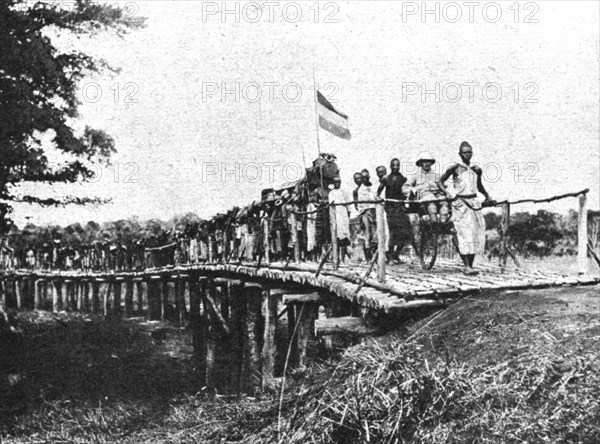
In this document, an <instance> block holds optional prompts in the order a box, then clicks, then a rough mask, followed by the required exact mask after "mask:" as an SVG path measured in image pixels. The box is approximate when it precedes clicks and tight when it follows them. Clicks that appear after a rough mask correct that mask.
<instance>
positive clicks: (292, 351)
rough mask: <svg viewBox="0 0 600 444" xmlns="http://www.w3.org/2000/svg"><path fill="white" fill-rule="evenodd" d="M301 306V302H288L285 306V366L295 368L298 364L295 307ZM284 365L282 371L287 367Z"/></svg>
mask: <svg viewBox="0 0 600 444" xmlns="http://www.w3.org/2000/svg"><path fill="white" fill-rule="evenodd" d="M300 308H302V305H301V304H289V305H288V306H287V319H288V340H287V342H288V346H287V348H288V349H287V353H286V361H287V365H286V366H285V367H287V368H296V367H297V366H298V326H297V325H296V315H297V314H299V313H296V309H300ZM285 367H284V372H285V371H286V370H287V368H285Z"/></svg>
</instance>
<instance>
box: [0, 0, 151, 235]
mask: <svg viewBox="0 0 600 444" xmlns="http://www.w3.org/2000/svg"><path fill="white" fill-rule="evenodd" d="M69 5H70V6H71V8H69V9H65V8H64V5H63V6H61V3H60V2H58V3H57V2H54V3H43V2H36V3H34V4H32V2H31V1H30V0H2V1H1V2H0V54H1V56H0V153H1V155H0V233H5V232H6V231H7V228H8V227H9V225H10V214H11V212H12V205H11V204H12V203H13V202H18V201H20V202H29V203H37V204H40V205H63V204H70V203H74V204H85V203H89V202H98V201H100V200H99V199H96V198H77V197H71V196H66V197H61V198H50V199H42V198H39V197H36V196H33V195H24V196H18V195H17V193H16V191H15V185H18V184H20V183H24V182H34V183H56V182H65V183H73V182H77V181H81V180H86V179H89V178H91V177H93V169H91V165H89V162H97V163H100V164H103V163H108V162H109V160H110V156H111V154H112V153H114V152H115V151H116V150H115V146H114V141H113V139H112V137H110V136H109V135H108V134H106V133H105V132H104V131H102V130H99V129H94V128H90V127H88V126H86V127H85V130H84V131H83V134H80V135H77V134H76V133H75V130H74V129H73V127H72V123H73V121H74V119H76V118H77V116H78V113H77V109H78V106H79V105H80V102H79V100H78V99H77V96H76V90H77V86H78V82H79V81H80V80H81V79H82V78H83V77H84V76H85V75H88V74H90V73H94V72H102V71H106V70H109V71H110V70H112V71H114V69H112V68H110V67H109V66H108V64H107V63H106V62H105V61H103V60H99V59H95V58H93V57H91V56H89V55H86V54H84V53H82V52H81V51H77V50H75V49H74V48H67V49H64V48H63V49H59V48H57V47H56V46H55V42H54V41H53V40H55V37H57V36H64V35H70V36H74V37H79V36H81V35H85V34H89V33H91V32H97V31H99V30H100V31H102V30H109V29H110V30H112V31H114V32H116V33H117V34H118V35H123V34H124V33H126V32H128V31H129V30H131V29H134V28H137V27H139V26H142V24H143V22H142V21H134V20H132V19H131V18H129V17H127V14H125V11H124V10H122V9H120V8H117V7H111V6H107V5H102V4H98V3H94V2H93V1H92V0H75V1H74V2H73V3H70V4H69ZM43 135H50V136H51V137H52V145H53V149H55V150H56V151H57V152H58V153H60V154H61V155H62V156H64V157H65V159H66V160H65V162H64V164H63V165H62V166H60V167H52V165H50V164H49V161H48V157H47V154H48V153H47V152H46V151H45V148H44V147H43V146H42V136H43Z"/></svg>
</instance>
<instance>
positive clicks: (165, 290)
mask: <svg viewBox="0 0 600 444" xmlns="http://www.w3.org/2000/svg"><path fill="white" fill-rule="evenodd" d="M160 288H161V292H160V302H161V303H160V319H161V320H162V321H164V320H165V319H167V313H168V311H169V278H168V277H166V276H165V277H163V278H162V279H161V285H160Z"/></svg>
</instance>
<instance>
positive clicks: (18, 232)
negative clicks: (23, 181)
mask: <svg viewBox="0 0 600 444" xmlns="http://www.w3.org/2000/svg"><path fill="white" fill-rule="evenodd" d="M201 221H202V219H201V218H200V217H199V216H198V215H196V214H194V213H187V214H184V215H182V216H177V217H174V218H173V219H171V220H168V221H163V220H159V219H150V220H147V221H140V219H139V218H137V217H130V218H128V219H121V220H118V221H114V222H104V223H102V224H99V223H97V222H94V221H89V222H87V223H86V224H84V225H82V224H80V223H79V222H76V223H72V224H70V225H67V226H64V227H63V226H59V225H34V224H27V225H25V226H24V227H23V228H19V227H17V226H15V225H13V226H12V227H11V229H10V231H9V232H8V234H7V235H6V236H5V237H4V239H3V246H8V247H9V248H10V249H11V250H13V251H14V252H15V254H17V255H20V254H23V253H24V252H26V251H27V250H29V249H34V250H35V249H43V248H45V247H48V246H50V245H53V244H56V243H60V246H61V248H72V249H75V250H78V249H80V248H81V247H84V246H90V245H93V244H97V243H103V244H105V243H110V244H114V245H120V246H124V247H127V248H130V247H131V246H133V245H136V244H137V245H139V244H143V245H147V244H148V241H149V240H151V241H152V242H151V244H152V245H148V246H152V247H156V246H160V245H161V244H163V243H168V242H171V241H172V239H173V238H174V236H175V235H176V234H179V233H181V234H182V235H183V234H184V233H185V231H186V228H188V229H189V227H190V226H193V225H195V226H197V224H198V223H200V222H201Z"/></svg>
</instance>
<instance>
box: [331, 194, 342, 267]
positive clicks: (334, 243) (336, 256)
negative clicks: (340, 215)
mask: <svg viewBox="0 0 600 444" xmlns="http://www.w3.org/2000/svg"><path fill="white" fill-rule="evenodd" d="M336 219H337V214H336V210H335V207H334V206H333V205H331V206H330V207H329V227H330V229H331V254H332V260H333V270H334V271H337V269H338V267H339V266H340V252H339V250H338V238H337V220H336Z"/></svg>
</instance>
